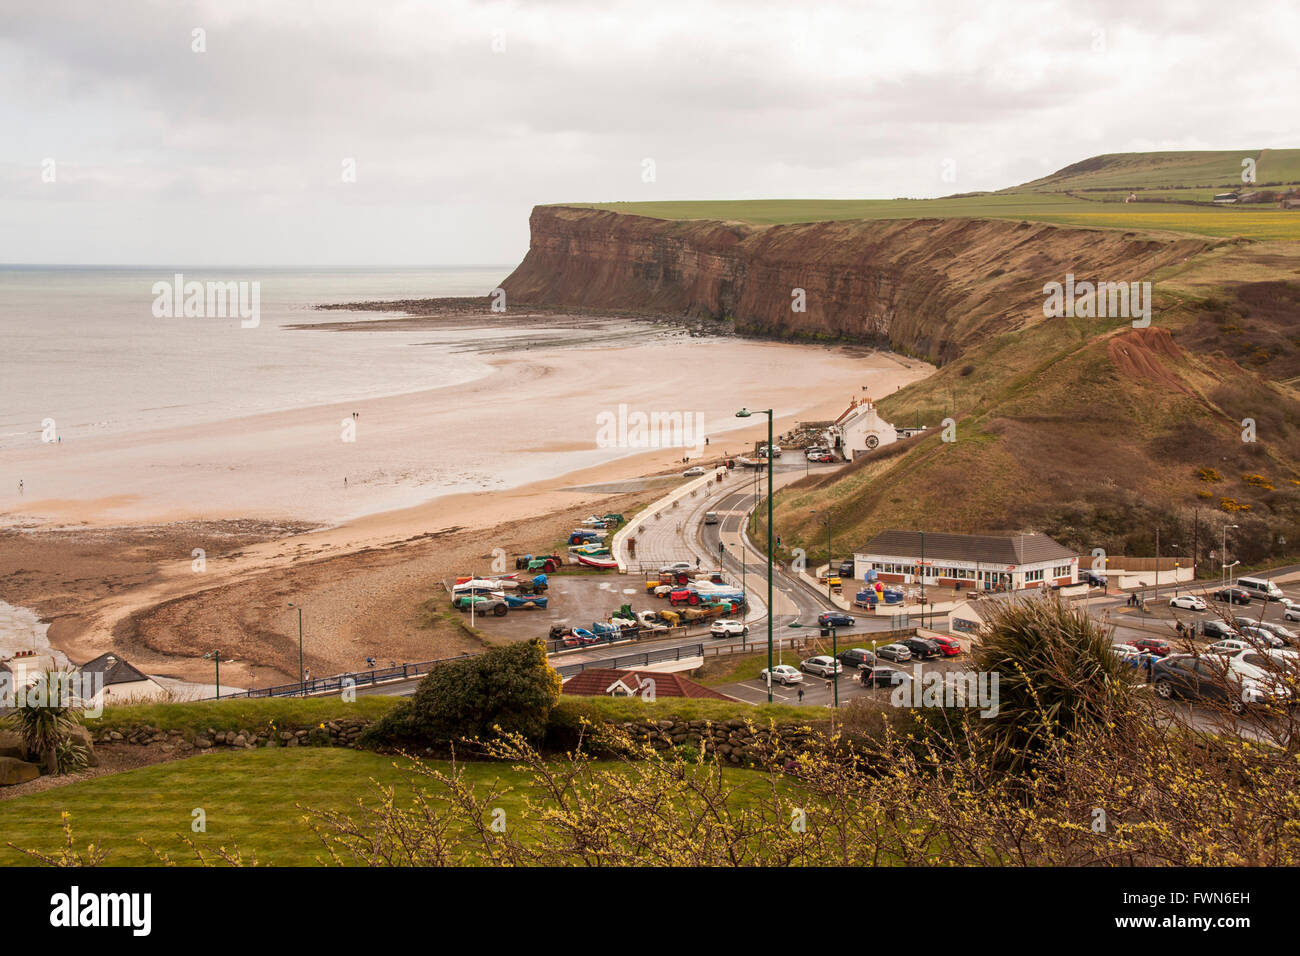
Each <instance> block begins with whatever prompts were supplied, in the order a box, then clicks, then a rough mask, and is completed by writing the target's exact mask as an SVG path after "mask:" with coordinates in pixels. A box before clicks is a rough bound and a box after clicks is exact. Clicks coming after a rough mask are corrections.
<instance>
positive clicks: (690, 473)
mask: <svg viewBox="0 0 1300 956" xmlns="http://www.w3.org/2000/svg"><path fill="white" fill-rule="evenodd" d="M702 474H704V469H703V468H701V467H700V466H699V465H693V466H692V467H690V468H687V469H686V470H685V471H684V472H682V477H683V478H698V477H700V475H702Z"/></svg>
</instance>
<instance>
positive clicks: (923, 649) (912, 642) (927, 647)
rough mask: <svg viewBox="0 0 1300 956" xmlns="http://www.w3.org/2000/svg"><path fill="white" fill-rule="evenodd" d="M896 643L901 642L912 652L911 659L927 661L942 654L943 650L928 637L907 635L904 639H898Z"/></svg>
mask: <svg viewBox="0 0 1300 956" xmlns="http://www.w3.org/2000/svg"><path fill="white" fill-rule="evenodd" d="M898 643H900V644H902V645H903V646H904V647H906V648H907V649H908V650H909V651H911V652H912V658H913V660H918V661H929V660H933V659H934V658H936V657H942V656H943V650H942V649H940V647H939V645H938V644H936V643H935V642H934V641H932V640H930V639H929V638H925V637H909V638H907V639H906V640H903V641H899V642H898Z"/></svg>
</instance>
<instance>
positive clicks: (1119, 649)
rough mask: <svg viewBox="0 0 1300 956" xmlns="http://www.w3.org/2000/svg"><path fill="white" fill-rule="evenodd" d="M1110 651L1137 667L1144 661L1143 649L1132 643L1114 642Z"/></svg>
mask: <svg viewBox="0 0 1300 956" xmlns="http://www.w3.org/2000/svg"><path fill="white" fill-rule="evenodd" d="M1110 652H1111V653H1112V654H1114V655H1115V656H1116V657H1118V658H1119V659H1120V660H1122V661H1123V662H1124V663H1125V664H1129V665H1131V666H1133V667H1137V666H1138V664H1140V663H1142V656H1143V655H1142V650H1141V649H1140V648H1137V647H1134V646H1133V645H1132V644H1112V645H1111V646H1110Z"/></svg>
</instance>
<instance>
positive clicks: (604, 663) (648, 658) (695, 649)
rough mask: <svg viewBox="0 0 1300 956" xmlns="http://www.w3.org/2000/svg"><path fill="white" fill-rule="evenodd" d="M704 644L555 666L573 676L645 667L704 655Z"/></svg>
mask: <svg viewBox="0 0 1300 956" xmlns="http://www.w3.org/2000/svg"><path fill="white" fill-rule="evenodd" d="M703 656H704V645H703V644H686V645H683V646H681V647H665V648H662V649H660V650H657V651H645V652H644V653H641V654H627V655H625V656H622V657H609V658H606V659H604V660H600V661H585V662H583V663H578V664H565V665H563V666H561V667H557V668H555V669H556V670H557V671H559V673H560V676H561V677H572V676H573V675H574V674H581V673H582V672H583V671H585V670H591V669H594V668H600V669H605V670H626V669H628V668H630V667H645V666H647V665H649V664H657V663H660V662H662V661H679V660H682V659H683V658H685V659H690V658H692V657H703Z"/></svg>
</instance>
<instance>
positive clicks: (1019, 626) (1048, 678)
mask: <svg viewBox="0 0 1300 956" xmlns="http://www.w3.org/2000/svg"><path fill="white" fill-rule="evenodd" d="M1110 643H1111V642H1110V637H1109V635H1108V634H1107V632H1106V629H1105V628H1104V627H1103V626H1102V625H1100V624H1098V623H1097V622H1096V621H1095V620H1093V619H1092V618H1091V617H1089V616H1088V613H1087V611H1086V610H1085V609H1082V608H1072V607H1067V606H1066V605H1064V604H1063V603H1062V602H1061V601H1060V599H1059V598H1057V597H1055V596H1051V597H1044V598H1030V599H1027V600H1020V601H1013V602H1010V603H1007V604H1004V605H1001V606H999V607H997V608H996V609H995V610H994V611H993V613H992V616H991V617H990V618H989V619H988V621H987V623H986V624H985V626H984V629H983V631H982V634H981V641H980V643H978V644H977V645H976V646H975V648H974V654H973V656H974V661H975V665H976V668H977V669H978V670H980V671H982V672H985V673H991V674H997V675H998V690H997V693H998V710H997V713H996V714H995V715H993V716H992V717H989V718H988V719H984V720H980V721H978V722H977V728H976V733H977V734H978V735H979V737H980V743H981V749H984V750H985V751H986V758H987V759H988V760H989V761H990V762H991V763H993V764H994V765H1004V766H1011V767H1020V766H1021V765H1023V764H1024V762H1025V761H1026V760H1029V761H1031V762H1036V758H1038V757H1041V756H1044V755H1047V754H1049V753H1050V752H1052V751H1053V749H1054V747H1055V745H1056V744H1058V743H1059V742H1060V741H1061V740H1062V739H1063V738H1064V737H1065V736H1066V735H1067V734H1071V733H1076V732H1078V731H1080V730H1084V729H1088V730H1093V729H1097V728H1108V727H1110V726H1111V725H1112V724H1113V725H1115V727H1116V728H1118V727H1119V723H1118V718H1117V716H1116V715H1117V714H1118V713H1121V712H1127V711H1131V710H1132V709H1133V707H1132V704H1133V699H1132V695H1133V684H1132V682H1131V679H1130V675H1129V667H1128V665H1127V664H1125V663H1124V662H1122V661H1121V660H1120V659H1119V658H1118V657H1117V656H1116V655H1115V654H1113V653H1111V650H1110Z"/></svg>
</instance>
